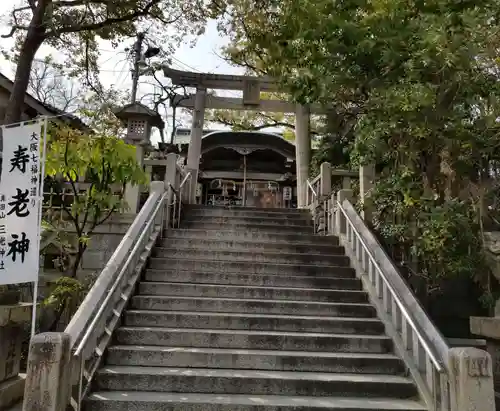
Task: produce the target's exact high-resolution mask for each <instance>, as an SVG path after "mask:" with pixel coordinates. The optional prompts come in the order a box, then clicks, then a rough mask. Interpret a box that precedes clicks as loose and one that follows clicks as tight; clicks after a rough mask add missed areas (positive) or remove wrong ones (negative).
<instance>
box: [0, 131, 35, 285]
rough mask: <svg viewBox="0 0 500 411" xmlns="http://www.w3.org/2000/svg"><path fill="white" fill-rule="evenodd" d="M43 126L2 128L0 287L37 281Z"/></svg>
mask: <svg viewBox="0 0 500 411" xmlns="http://www.w3.org/2000/svg"><path fill="white" fill-rule="evenodd" d="M41 131H42V123H41V122H37V123H35V124H27V125H20V126H17V127H9V128H6V127H3V161H2V179H1V180H0V284H16V283H26V282H35V281H38V270H39V258H40V256H39V249H40V217H39V209H40V193H39V187H40V144H42V135H41Z"/></svg>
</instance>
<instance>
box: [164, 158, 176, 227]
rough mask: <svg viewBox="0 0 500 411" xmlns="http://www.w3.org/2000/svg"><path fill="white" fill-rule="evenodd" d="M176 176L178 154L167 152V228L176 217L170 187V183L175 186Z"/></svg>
mask: <svg viewBox="0 0 500 411" xmlns="http://www.w3.org/2000/svg"><path fill="white" fill-rule="evenodd" d="M176 176H177V154H175V153H169V154H167V158H166V170H165V180H164V184H165V190H167V191H168V194H167V201H165V208H166V210H165V214H164V215H165V219H164V221H163V224H167V229H168V228H169V226H168V225H169V224H170V221H171V220H172V218H173V219H175V207H174V209H173V214H174V215H172V210H171V208H170V207H171V205H172V200H173V197H174V193H173V191H172V189H171V188H170V185H172V187H175V184H176Z"/></svg>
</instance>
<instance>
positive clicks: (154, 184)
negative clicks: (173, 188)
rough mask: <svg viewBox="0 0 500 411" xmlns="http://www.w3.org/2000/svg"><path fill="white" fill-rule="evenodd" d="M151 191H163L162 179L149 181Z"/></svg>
mask: <svg viewBox="0 0 500 411" xmlns="http://www.w3.org/2000/svg"><path fill="white" fill-rule="evenodd" d="M150 188H151V191H159V192H163V191H165V182H164V181H151V185H150Z"/></svg>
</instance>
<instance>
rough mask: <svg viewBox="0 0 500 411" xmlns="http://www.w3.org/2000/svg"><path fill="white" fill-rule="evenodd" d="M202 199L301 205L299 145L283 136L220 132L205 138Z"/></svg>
mask: <svg viewBox="0 0 500 411" xmlns="http://www.w3.org/2000/svg"><path fill="white" fill-rule="evenodd" d="M201 151H202V155H201V161H200V173H199V186H198V190H197V196H198V197H199V200H198V201H199V202H200V203H202V204H206V205H225V206H241V207H258V208H293V207H296V206H297V190H296V174H295V147H294V145H293V144H291V143H289V142H288V141H286V140H284V139H283V138H282V137H280V136H279V135H275V134H272V133H261V132H246V131H242V132H230V131H222V132H221V131H219V132H214V133H210V134H208V135H207V136H205V137H204V138H203V139H202V150H201Z"/></svg>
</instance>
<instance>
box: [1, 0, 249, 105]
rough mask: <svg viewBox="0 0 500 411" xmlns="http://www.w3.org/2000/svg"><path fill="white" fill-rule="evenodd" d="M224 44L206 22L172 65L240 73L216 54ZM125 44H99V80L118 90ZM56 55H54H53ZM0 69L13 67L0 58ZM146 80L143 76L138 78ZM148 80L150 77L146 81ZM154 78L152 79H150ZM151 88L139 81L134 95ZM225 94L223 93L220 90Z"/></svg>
mask: <svg viewBox="0 0 500 411" xmlns="http://www.w3.org/2000/svg"><path fill="white" fill-rule="evenodd" d="M1 2H2V10H11V9H12V8H14V7H15V6H16V5H19V4H20V3H22V1H21V0H1ZM8 31H9V27H8V26H7V25H6V16H5V15H4V16H3V18H2V19H1V20H0V33H2V34H3V33H8ZM226 43H227V39H225V38H221V37H220V36H219V33H218V32H217V28H216V24H215V22H210V23H209V24H208V27H207V30H206V32H205V34H204V35H203V36H201V37H200V38H199V39H198V41H197V44H196V46H194V47H191V46H190V45H187V44H186V45H182V46H181V47H180V48H179V49H178V50H177V51H176V53H175V55H174V56H173V61H172V67H173V68H176V69H179V70H186V71H199V72H209V73H224V74H240V73H242V71H243V70H242V69H239V68H235V67H232V66H230V65H229V64H227V63H226V62H225V61H224V60H223V59H221V58H220V57H219V56H218V55H219V54H220V48H221V46H223V45H224V44H226ZM11 44H12V41H11V40H9V39H1V38H0V45H1V46H2V48H8V47H11ZM127 46H129V44H123V45H122V47H121V48H119V49H116V50H113V49H112V47H111V46H110V45H109V44H105V43H103V45H102V47H101V53H102V56H101V60H100V68H101V81H102V82H103V84H104V85H105V86H111V85H113V84H114V85H115V86H116V87H117V88H120V89H124V90H126V89H130V87H131V84H132V80H131V77H130V64H129V62H128V61H127V60H126V59H125V57H126V55H125V53H124V51H123V49H124V48H125V47H127ZM47 54H56V53H54V50H51V49H50V48H48V47H42V48H41V50H40V51H39V53H38V54H37V58H43V57H44V56H45V55H47ZM56 55H57V54H56ZM0 71H1V72H2V73H3V74H4V75H6V76H8V77H10V78H12V77H13V67H12V65H11V63H9V62H7V61H5V60H4V59H3V57H0ZM141 80H142V81H143V82H147V81H148V79H147V78H143V79H141ZM150 81H151V80H150ZM153 81H154V80H153ZM150 91H151V88H150V87H148V86H147V84H142V85H140V87H139V92H138V97H139V98H140V96H141V94H146V93H148V92H150ZM224 94H225V93H224Z"/></svg>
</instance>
